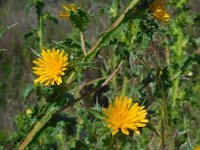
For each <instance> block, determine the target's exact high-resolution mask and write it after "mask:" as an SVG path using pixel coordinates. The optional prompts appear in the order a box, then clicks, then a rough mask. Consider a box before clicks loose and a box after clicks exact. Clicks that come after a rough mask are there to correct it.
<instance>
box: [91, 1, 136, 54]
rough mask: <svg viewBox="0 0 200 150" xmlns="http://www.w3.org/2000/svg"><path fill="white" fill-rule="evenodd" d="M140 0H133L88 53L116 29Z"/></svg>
mask: <svg viewBox="0 0 200 150" xmlns="http://www.w3.org/2000/svg"><path fill="white" fill-rule="evenodd" d="M139 1H140V0H133V1H132V2H131V3H130V4H129V5H128V6H127V7H126V8H125V10H124V11H123V12H122V14H121V15H120V16H119V17H118V18H117V20H116V21H115V22H114V23H113V24H112V25H111V26H110V27H109V29H108V30H107V31H105V32H104V34H102V36H101V37H100V38H99V39H98V40H97V41H96V42H95V43H94V45H93V46H92V48H91V49H90V51H89V52H88V53H87V55H89V54H91V53H93V52H94V51H95V50H96V49H97V48H98V47H99V46H100V45H101V44H102V43H103V41H104V40H105V38H106V37H108V36H109V35H110V34H111V33H112V32H113V31H114V30H116V29H117V28H118V27H119V26H120V25H121V23H122V21H123V20H124V18H125V16H126V14H127V13H128V11H129V10H131V9H133V7H134V6H135V5H136V4H137V3H138V2H139Z"/></svg>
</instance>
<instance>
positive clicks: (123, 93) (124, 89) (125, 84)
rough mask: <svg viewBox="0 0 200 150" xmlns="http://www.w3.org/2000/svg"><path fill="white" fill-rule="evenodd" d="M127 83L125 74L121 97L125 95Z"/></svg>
mask: <svg viewBox="0 0 200 150" xmlns="http://www.w3.org/2000/svg"><path fill="white" fill-rule="evenodd" d="M127 83H128V79H127V77H126V76H124V79H123V85H122V95H121V96H122V97H125V96H126V91H127Z"/></svg>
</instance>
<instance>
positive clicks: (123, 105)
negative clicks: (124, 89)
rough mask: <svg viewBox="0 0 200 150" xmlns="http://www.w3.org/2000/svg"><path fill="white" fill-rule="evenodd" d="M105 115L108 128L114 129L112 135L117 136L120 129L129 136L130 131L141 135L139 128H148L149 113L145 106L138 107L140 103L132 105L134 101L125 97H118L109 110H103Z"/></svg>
mask: <svg viewBox="0 0 200 150" xmlns="http://www.w3.org/2000/svg"><path fill="white" fill-rule="evenodd" d="M103 112H104V113H105V116H106V117H105V118H104V120H105V121H106V122H107V123H108V127H110V128H111V129H112V135H115V134H116V133H117V132H118V131H119V129H121V131H122V133H123V134H126V135H129V131H128V129H130V130H133V131H134V132H135V133H136V134H140V131H139V130H138V128H139V127H144V126H146V123H147V122H148V119H146V115H147V111H146V110H145V109H144V106H142V107H140V106H138V103H134V104H133V105H132V99H129V98H128V97H125V98H124V99H123V100H122V97H116V99H115V102H114V103H110V104H109V107H108V108H107V109H103Z"/></svg>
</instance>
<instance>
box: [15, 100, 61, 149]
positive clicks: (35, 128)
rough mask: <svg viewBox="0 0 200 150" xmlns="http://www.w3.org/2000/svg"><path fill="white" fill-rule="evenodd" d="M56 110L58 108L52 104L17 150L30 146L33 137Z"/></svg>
mask: <svg viewBox="0 0 200 150" xmlns="http://www.w3.org/2000/svg"><path fill="white" fill-rule="evenodd" d="M58 109H59V108H58V107H56V106H55V105H54V104H52V105H50V106H49V108H48V110H47V112H46V113H45V115H44V116H43V117H42V119H41V120H40V121H38V122H37V123H36V124H35V126H34V127H33V129H32V130H31V131H30V132H29V134H28V135H27V136H26V138H25V139H24V141H23V142H22V143H21V144H20V146H19V148H18V150H24V149H25V148H26V147H27V146H28V145H29V144H30V142H31V141H32V140H33V138H34V137H35V135H36V134H37V133H38V132H39V131H40V130H41V129H42V127H44V125H45V124H46V123H47V122H48V121H49V120H50V119H51V117H52V115H53V114H55V113H56V112H57V111H58Z"/></svg>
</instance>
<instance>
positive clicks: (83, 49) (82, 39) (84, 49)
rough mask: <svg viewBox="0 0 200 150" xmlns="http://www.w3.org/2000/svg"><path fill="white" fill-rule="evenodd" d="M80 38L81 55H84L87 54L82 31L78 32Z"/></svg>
mask: <svg viewBox="0 0 200 150" xmlns="http://www.w3.org/2000/svg"><path fill="white" fill-rule="evenodd" d="M80 36H81V48H82V51H83V54H84V55H86V54H87V52H86V48H85V38H84V34H83V32H82V31H81V32H80Z"/></svg>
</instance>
